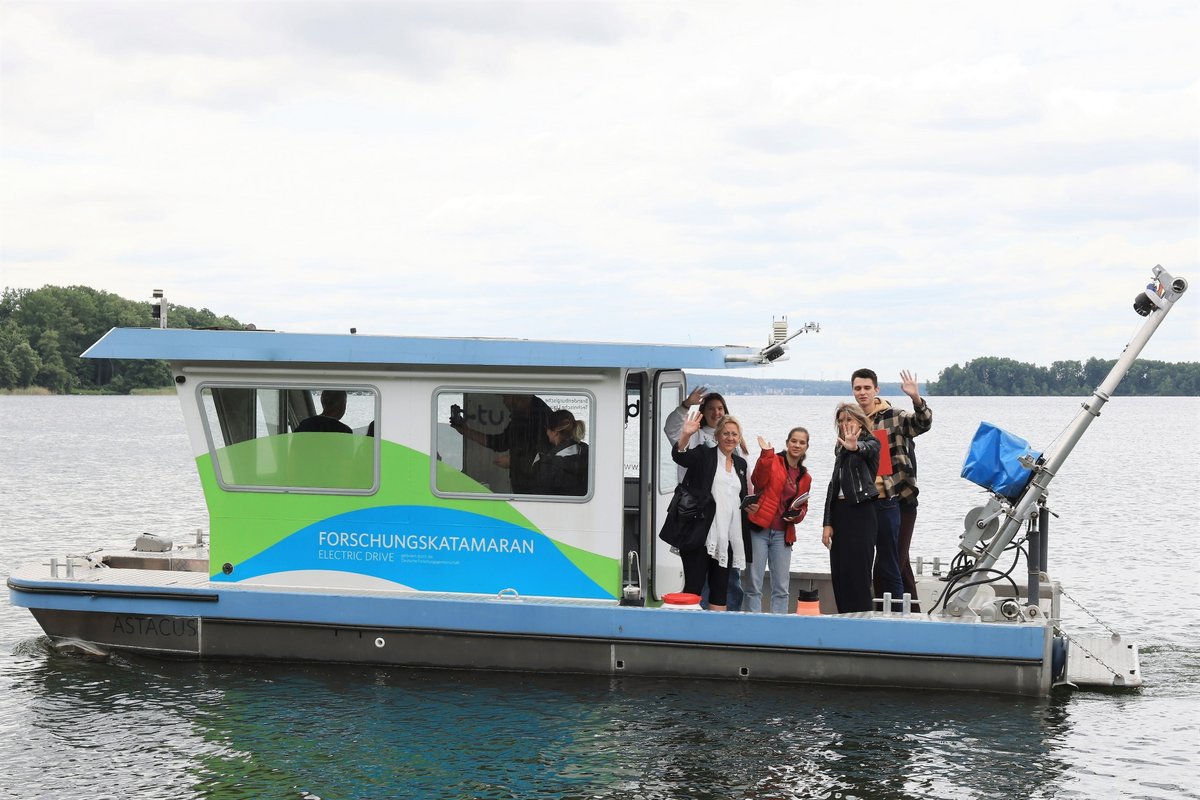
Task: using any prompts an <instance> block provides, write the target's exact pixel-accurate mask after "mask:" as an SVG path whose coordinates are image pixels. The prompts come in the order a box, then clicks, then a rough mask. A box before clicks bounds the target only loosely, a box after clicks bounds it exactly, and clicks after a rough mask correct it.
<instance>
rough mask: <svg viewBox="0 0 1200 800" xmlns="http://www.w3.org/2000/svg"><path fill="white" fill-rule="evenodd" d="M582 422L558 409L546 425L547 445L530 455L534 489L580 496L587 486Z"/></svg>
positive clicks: (566, 411)
mask: <svg viewBox="0 0 1200 800" xmlns="http://www.w3.org/2000/svg"><path fill="white" fill-rule="evenodd" d="M584 433H585V431H584V424H583V423H582V422H581V421H579V420H576V419H575V415H574V414H572V413H571V412H570V411H568V410H567V409H565V408H560V409H558V410H557V411H555V412H553V413H552V414H551V415H550V422H549V425H547V427H546V439H547V440H549V446H548V448H547V449H546V450H543V451H542V452H540V453H538V454H537V455H536V456H534V458H533V481H534V487H535V488H534V491H535V492H536V493H537V494H560V495H570V496H573V497H582V496H583V495H585V494H587V487H588V446H587V443H586V442H584V441H582V440H583V437H584Z"/></svg>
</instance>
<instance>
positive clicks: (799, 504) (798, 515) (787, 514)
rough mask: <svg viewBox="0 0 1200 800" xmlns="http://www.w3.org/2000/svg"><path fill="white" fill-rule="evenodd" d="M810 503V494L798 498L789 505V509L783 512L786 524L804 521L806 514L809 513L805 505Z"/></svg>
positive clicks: (806, 493)
mask: <svg viewBox="0 0 1200 800" xmlns="http://www.w3.org/2000/svg"><path fill="white" fill-rule="evenodd" d="M807 502H808V492H805V493H804V494H801V495H799V496H797V497H796V499H795V500H793V501H792V502H790V503H788V507H787V508H786V509H784V511H783V515H782V516H783V520H784V522H799V521H800V520H802V519H804V512H805V511H807V509H806V508H805V506H804V504H805V503H807Z"/></svg>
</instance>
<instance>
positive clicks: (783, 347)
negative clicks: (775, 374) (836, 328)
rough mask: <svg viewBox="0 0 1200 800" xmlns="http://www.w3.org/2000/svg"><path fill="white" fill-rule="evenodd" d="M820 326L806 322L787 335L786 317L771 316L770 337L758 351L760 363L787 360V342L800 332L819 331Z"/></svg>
mask: <svg viewBox="0 0 1200 800" xmlns="http://www.w3.org/2000/svg"><path fill="white" fill-rule="evenodd" d="M820 331H821V326H820V325H818V324H817V323H815V322H806V323H804V325H803V326H801V328H800V330H798V331H796V332H795V333H793V334H792V335H791V336H788V321H787V317H786V316H785V317H783V319H775V318H774V317H772V318H771V337H770V338H769V339H768V340H767V346H766V347H764V348H763V349H762V350H759V351H758V358H759V362H758V363H760V364H770V363H772V362H775V361H779V360H781V359H782V360H783V361H786V360H787V349H788V348H787V343H788V342H790V341H791V340H792V339H795V338H796V337H797V336H799V335H800V334H802V333H810V332H811V333H820Z"/></svg>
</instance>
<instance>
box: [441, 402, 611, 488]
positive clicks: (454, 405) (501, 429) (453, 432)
mask: <svg viewBox="0 0 1200 800" xmlns="http://www.w3.org/2000/svg"><path fill="white" fill-rule="evenodd" d="M594 408H595V401H594V399H593V398H592V396H591V395H590V394H586V393H582V392H541V391H539V392H537V393H533V392H513V391H503V392H502V391H495V390H466V391H439V392H437V393H436V394H435V396H434V413H435V414H436V417H435V444H436V448H437V458H436V461H435V465H434V476H433V486H434V489H435V491H437V493H439V494H457V495H497V494H502V495H523V496H531V497H545V498H550V497H553V498H555V499H568V498H569V499H576V500H584V499H586V498H587V497H589V496H590V495H591V491H592V481H591V475H592V471H593V469H592V464H593V457H592V452H591V447H590V444H589V442H590V437H591V430H592V421H593V409H594ZM572 421H573V423H574V424H572Z"/></svg>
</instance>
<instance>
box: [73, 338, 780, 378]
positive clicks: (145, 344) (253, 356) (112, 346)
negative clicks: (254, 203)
mask: <svg viewBox="0 0 1200 800" xmlns="http://www.w3.org/2000/svg"><path fill="white" fill-rule="evenodd" d="M757 353H758V349H757V348H752V347H739V346H732V345H724V346H719V347H703V346H698V345H674V344H621V343H606V342H563V341H535V340H530V339H447V338H432V337H429V338H426V337H412V336H365V335H362V334H318V333H279V332H277V331H220V330H187V329H182V328H166V329H160V328H113V329H112V330H110V331H109V332H108V333H106V334H105V335H104V336H103V337H102V338H101V339H100V341H98V342H96V343H95V344H94V345H92V346H91V347H89V348H88V349H87V351H86V352H85V353H84V354H83V357H84V358H123V359H161V360H164V361H172V362H186V363H202V362H214V363H229V362H248V363H249V362H253V363H276V364H278V363H283V364H302V363H314V364H358V365H368V364H376V365H379V364H389V365H390V364H411V365H433V366H478V367H528V366H534V367H563V368H614V367H618V368H619V367H628V368H652V369H727V368H730V367H745V366H752V364H751V363H749V362H747V361H745V360H741V359H745V358H746V357H748V356H754V355H755V354H757ZM726 356H733V357H735V358H738V357H740V358H739V360H736V361H727V360H726Z"/></svg>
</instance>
